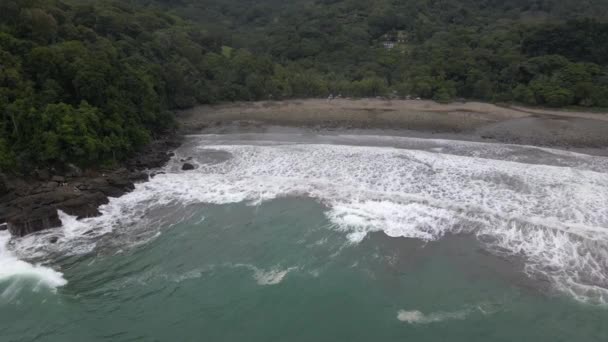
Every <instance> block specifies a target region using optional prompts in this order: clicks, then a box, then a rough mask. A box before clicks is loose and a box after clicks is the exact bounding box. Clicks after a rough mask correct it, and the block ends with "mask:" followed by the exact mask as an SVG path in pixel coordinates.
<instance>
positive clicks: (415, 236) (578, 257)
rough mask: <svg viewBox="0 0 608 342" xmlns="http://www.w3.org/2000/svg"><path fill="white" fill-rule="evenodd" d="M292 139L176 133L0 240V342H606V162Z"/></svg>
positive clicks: (551, 154)
mask: <svg viewBox="0 0 608 342" xmlns="http://www.w3.org/2000/svg"><path fill="white" fill-rule="evenodd" d="M300 138H301V141H300V140H298V139H294V138H293V133H290V134H289V137H287V136H283V135H280V134H254V135H242V134H238V135H221V136H215V135H213V136H197V137H191V139H190V141H189V143H187V144H186V145H185V146H184V147H182V148H181V149H180V150H178V151H177V152H178V156H177V157H176V160H175V162H174V163H173V164H171V165H169V166H168V167H167V168H166V170H165V172H166V174H164V175H159V176H156V177H155V178H154V179H152V181H151V182H149V183H146V184H142V185H139V186H138V188H137V189H136V191H135V192H133V193H132V194H129V195H127V196H125V197H123V198H120V199H117V200H114V201H112V203H110V205H108V206H107V207H105V208H104V210H103V211H104V215H103V216H102V217H100V218H95V219H90V220H85V221H82V222H78V221H75V220H74V219H73V218H70V217H68V216H65V215H64V216H62V219H63V221H64V227H63V228H61V229H59V230H57V231H52V232H47V233H45V234H42V235H39V236H33V237H29V238H26V239H22V240H13V241H10V242H8V241H7V239H8V237H7V236H2V238H3V239H4V242H5V243H6V246H5V247H4V249H3V250H2V251H1V253H0V268H1V269H2V270H0V322H2V324H0V341H598V342H599V341H608V325H607V324H606V322H608V307H607V306H606V304H605V302H604V298H605V297H603V296H604V293H605V292H603V291H605V290H606V288H607V284H608V283H606V282H605V278H603V276H605V275H606V274H605V271H606V269H607V267H606V266H607V260H608V259H606V258H605V257H606V244H605V242H606V240H604V239H605V237H606V234H605V232H604V230H605V229H608V224H607V222H608V221H606V217H607V211H606V210H607V209H605V207H604V209H601V206H600V204H601V201H602V200H603V199H606V198H608V192H606V187H608V183H607V182H606V180H608V177H607V174H606V173H604V171H602V168H603V167H604V166H605V165H606V163H607V161H606V160H605V159H604V158H601V157H591V156H585V155H576V154H560V153H561V152H555V151H551V150H538V149H533V148H524V147H509V146H503V147H500V146H486V145H485V144H473V143H466V144H465V143H456V142H445V141H434V142H431V141H423V140H422V139H416V140H408V139H397V138H389V137H377V138H376V137H361V138H358V139H356V140H357V141H366V139H369V141H368V142H373V144H372V143H367V144H366V145H376V146H374V147H366V146H353V144H351V142H352V139H355V137H350V136H321V137H317V136H309V135H308V133H307V134H306V135H302V136H300ZM387 139H389V140H387ZM294 140H295V141H294ZM334 140H337V141H334ZM310 141H315V142H318V141H321V142H323V144H321V145H319V144H314V145H311V144H310ZM294 142H295V144H294ZM339 143H341V144H339ZM463 144H464V145H463ZM211 145H213V148H210V146H211ZM378 145H387V146H378ZM395 146H397V147H399V148H394V147H395ZM187 156H192V157H193V159H194V161H195V162H196V163H197V164H198V165H199V168H198V169H197V170H195V172H193V173H190V174H188V173H184V172H181V171H180V170H179V165H180V163H179V159H181V158H185V157H187ZM342 158H344V159H342ZM347 162H348V163H349V164H348V165H346V164H345V163H347ZM429 165H431V166H429ZM484 165H485V166H484ZM313 167H314V168H313ZM484 167H485V168H486V169H483V168H484ZM604 170H605V169H604ZM560 177H563V178H560ZM416 182H418V183H416ZM543 182H545V183H543ZM566 182H570V183H566ZM488 189H489V191H488ZM572 189H576V191H577V192H576V193H573V190H572ZM539 192H540V193H539ZM463 194H464V195H466V196H463V197H460V196H461V195H463ZM577 196H580V197H578V198H577ZM573 199H576V200H578V202H572V201H573ZM583 199H584V202H583V203H581V202H580V201H581V200H583ZM596 201H597V202H596ZM571 202H572V203H571ZM570 203H571V204H570ZM505 222H506V223H505ZM50 236H57V237H59V242H58V243H57V244H54V245H51V244H48V243H45V241H47V240H48V239H49V238H50ZM26 256H27V257H26ZM17 257H20V258H21V259H22V260H24V261H21V260H19V259H17ZM26 261H27V263H26ZM41 262H42V263H44V265H42V266H38V267H37V266H35V265H36V264H37V263H41ZM577 262H578V263H577ZM560 263H563V264H560Z"/></svg>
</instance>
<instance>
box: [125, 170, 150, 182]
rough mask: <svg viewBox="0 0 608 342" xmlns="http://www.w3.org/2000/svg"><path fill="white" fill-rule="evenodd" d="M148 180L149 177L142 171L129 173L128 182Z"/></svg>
mask: <svg viewBox="0 0 608 342" xmlns="http://www.w3.org/2000/svg"><path fill="white" fill-rule="evenodd" d="M149 178H150V176H149V175H148V174H147V173H145V172H143V171H135V172H131V174H130V175H129V180H130V181H133V182H145V181H147V180H148V179H149Z"/></svg>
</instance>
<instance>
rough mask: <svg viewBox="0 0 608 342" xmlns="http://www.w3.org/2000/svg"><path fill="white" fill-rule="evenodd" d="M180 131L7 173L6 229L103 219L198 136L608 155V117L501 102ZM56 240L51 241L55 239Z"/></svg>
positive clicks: (343, 105) (1, 210) (273, 114)
mask: <svg viewBox="0 0 608 342" xmlns="http://www.w3.org/2000/svg"><path fill="white" fill-rule="evenodd" d="M176 120H177V121H178V122H179V124H180V131H179V132H178V133H176V134H171V135H168V136H166V137H164V138H162V139H159V140H157V141H154V142H152V143H151V144H150V145H149V146H148V147H146V148H145V149H144V150H143V151H141V152H139V153H138V154H137V155H136V156H134V157H133V158H131V159H130V160H128V161H127V162H125V163H123V164H122V165H121V166H119V167H117V168H113V169H110V170H105V171H104V170H101V171H84V172H83V171H82V170H76V171H74V172H67V173H63V174H57V173H56V172H55V173H53V172H50V171H49V170H37V172H35V175H34V176H31V177H28V178H23V177H21V178H19V177H7V176H4V175H1V174H0V193H3V194H1V195H0V230H9V231H10V233H11V235H13V236H17V237H19V236H25V235H28V234H31V233H35V232H38V231H41V230H46V229H51V228H56V227H59V226H61V221H60V220H59V217H58V212H57V211H58V210H61V211H64V212H65V213H67V214H69V215H73V216H76V217H78V218H79V219H80V218H85V217H92V216H97V215H98V214H99V211H98V207H99V206H100V205H102V204H105V203H108V198H110V197H120V196H122V195H124V194H125V193H128V192H130V191H132V190H133V189H134V183H137V182H145V181H147V180H148V179H149V177H150V176H153V174H149V172H148V171H147V170H152V169H155V168H159V167H161V166H163V165H165V164H166V163H167V161H168V160H169V159H170V158H171V154H170V151H171V150H173V149H174V148H176V147H178V146H179V145H181V143H182V138H183V136H184V135H187V134H193V133H219V134H221V133H227V132H244V133H251V132H256V131H260V132H264V131H267V130H271V129H273V128H272V127H273V126H282V127H295V128H309V129H311V130H313V131H315V132H319V131H325V132H334V133H341V132H349V133H352V134H376V135H394V136H405V137H416V138H431V139H447V140H463V141H475V142H488V143H503V144H516V145H531V146H539V147H550V148H557V149H564V150H569V151H573V152H579V153H585V154H592V155H600V156H608V114H600V113H584V112H559V111H553V110H544V109H532V108H530V109H528V108H523V107H513V106H510V107H500V106H496V105H492V104H487V103H478V102H467V103H453V104H439V103H435V102H432V101H417V100H383V99H356V100H349V99H337V100H332V101H327V100H319V99H308V100H289V101H276V102H269V101H264V102H240V103H230V104H221V105H206V106H198V107H195V108H192V109H188V110H184V111H180V112H177V113H176ZM51 242H52V241H51Z"/></svg>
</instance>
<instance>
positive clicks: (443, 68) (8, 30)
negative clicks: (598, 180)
mask: <svg viewBox="0 0 608 342" xmlns="http://www.w3.org/2000/svg"><path fill="white" fill-rule="evenodd" d="M606 19H608V1H604V0H576V1H575V0H373V1H372V0H316V1H313V0H291V1H279V0H257V1H254V0H130V1H125V0H123V1H118V0H115V1H112V0H97V1H93V0H1V1H0V113H1V114H0V115H1V116H0V169H2V170H21V171H27V170H32V169H33V168H35V167H39V166H61V165H65V164H67V163H73V164H76V165H79V166H85V167H86V166H99V165H109V164H113V163H116V162H117V161H120V160H122V159H124V158H126V157H127V156H129V155H130V154H132V153H133V152H134V151H136V150H137V149H138V148H140V147H142V146H144V145H145V144H146V143H148V142H149V141H150V140H151V139H154V138H155V137H156V136H158V135H160V134H163V132H164V131H165V130H167V129H169V128H171V127H172V126H173V125H174V123H173V120H172V116H171V110H174V109H179V108H187V107H191V106H194V105H196V104H199V103H216V102H222V101H235V100H262V99H282V98H294V97H319V96H328V95H329V94H342V95H344V96H355V97H363V96H401V97H408V96H409V97H421V98H429V99H435V100H437V101H451V100H453V99H456V98H467V99H478V100H483V101H493V102H518V103H524V104H528V105H541V106H553V107H564V106H583V107H608V23H607V22H606Z"/></svg>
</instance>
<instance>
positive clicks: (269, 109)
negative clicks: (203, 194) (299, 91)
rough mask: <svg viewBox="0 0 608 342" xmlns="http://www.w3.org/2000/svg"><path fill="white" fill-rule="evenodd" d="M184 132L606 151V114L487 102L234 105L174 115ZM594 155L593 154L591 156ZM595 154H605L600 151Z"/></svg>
mask: <svg viewBox="0 0 608 342" xmlns="http://www.w3.org/2000/svg"><path fill="white" fill-rule="evenodd" d="M178 120H179V122H180V124H181V127H182V129H183V131H184V132H186V133H194V132H199V131H201V130H204V129H210V128H212V127H217V126H223V125H226V124H233V123H237V124H238V125H240V126H256V125H268V124H271V125H285V126H296V127H312V128H325V129H332V128H348V129H395V130H399V131H409V132H412V133H414V134H433V135H438V136H439V137H446V138H451V139H464V140H476V141H478V140H482V141H489V142H501V143H512V144H524V145H536V146H550V147H558V148H566V149H575V150H586V149H593V150H596V149H599V150H605V149H606V148H607V147H608V114H604V113H591V112H573V111H560V110H548V109H537V108H534V109H531V108H523V107H515V106H511V107H501V106H496V105H493V104H488V103H479V102H466V103H452V104H439V103H436V102H433V101H416V100H383V99H360V100H351V99H338V100H332V101H328V100H322V99H309V100H290V101H266V102H239V103H231V104H222V105H210V106H199V107H196V108H193V109H190V110H186V111H182V112H180V113H178ZM596 153H598V151H594V154H596ZM600 154H604V153H603V152H601V151H600Z"/></svg>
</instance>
